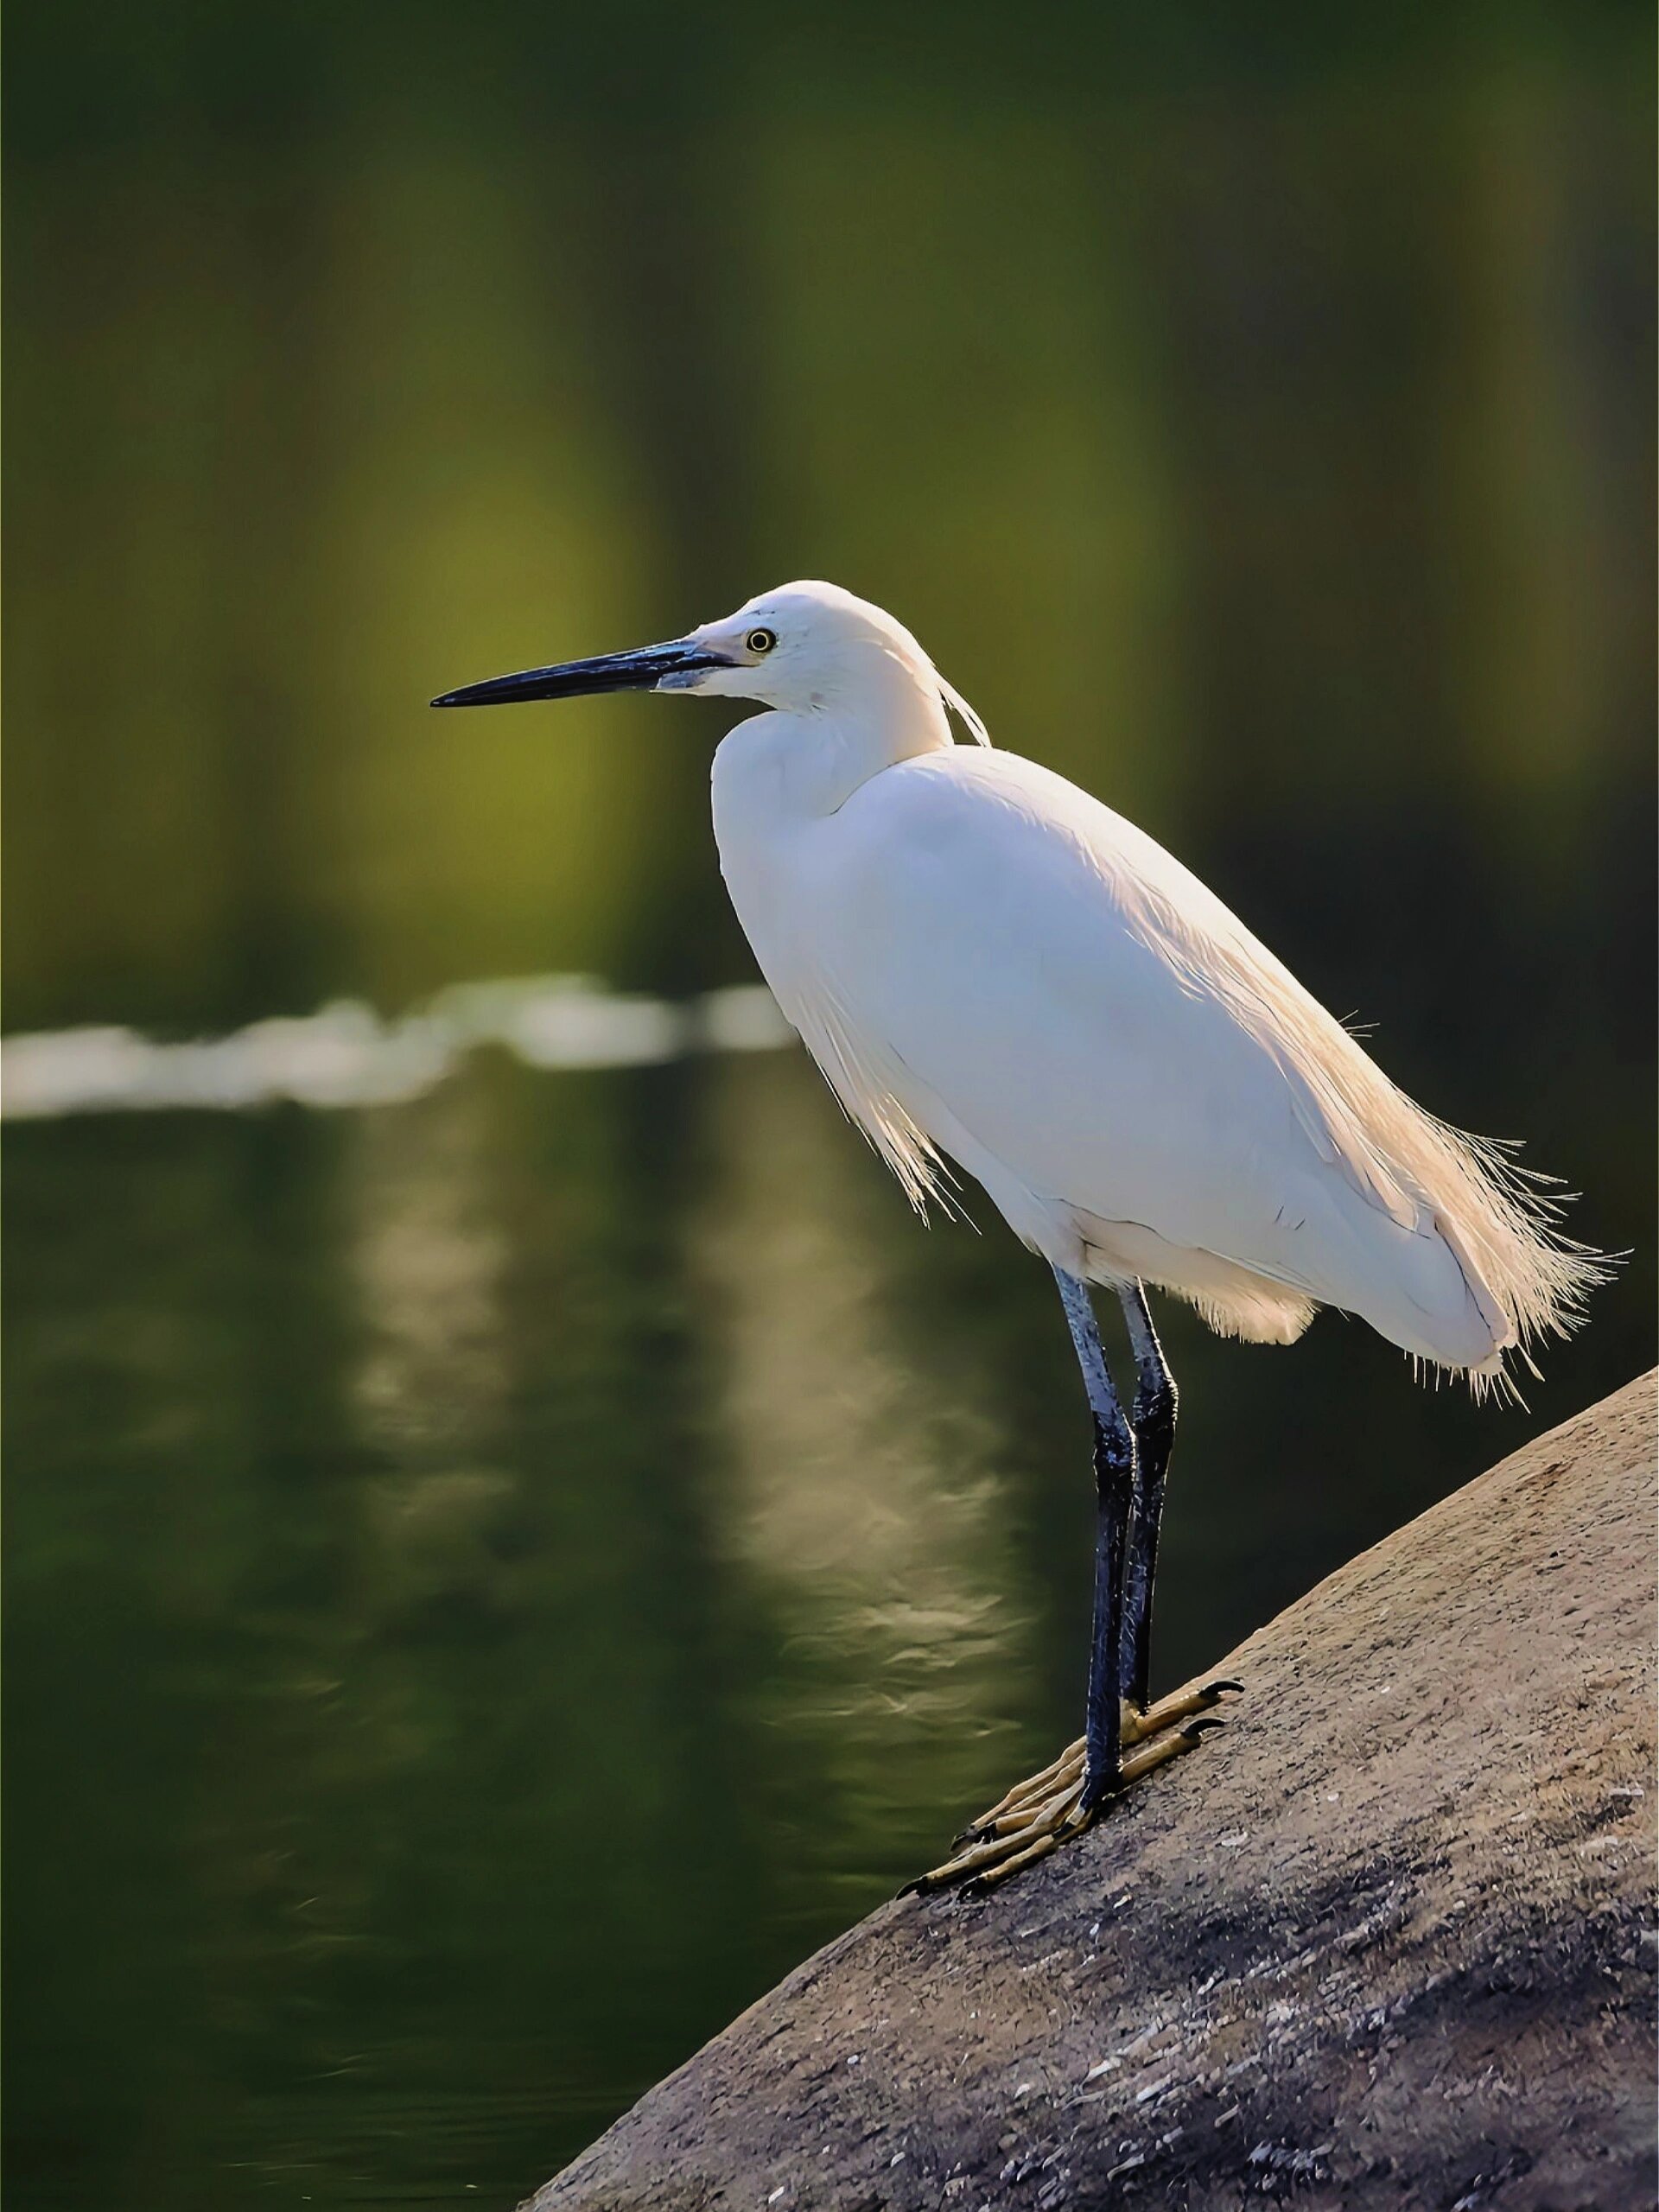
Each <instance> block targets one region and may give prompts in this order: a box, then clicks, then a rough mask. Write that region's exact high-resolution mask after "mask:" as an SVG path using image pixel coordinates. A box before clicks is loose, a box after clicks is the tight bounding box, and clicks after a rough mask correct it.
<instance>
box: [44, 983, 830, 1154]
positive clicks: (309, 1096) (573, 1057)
mask: <svg viewBox="0 0 1659 2212" xmlns="http://www.w3.org/2000/svg"><path fill="white" fill-rule="evenodd" d="M794 1036H795V1033H794V1031H793V1030H792V1029H791V1027H789V1025H788V1023H787V1022H786V1021H785V1020H784V1017H783V1015H782V1014H780V1013H779V1010H778V1006H777V1001H775V1000H774V999H773V997H772V994H771V992H770V991H768V990H767V989H766V988H765V987H764V986H762V985H746V986H740V987H738V988H733V989H730V990H722V991H709V992H707V993H705V994H704V995H702V997H700V998H695V999H688V1000H683V1001H671V1000H667V999H654V998H644V997H632V996H626V995H620V994H617V993H614V992H610V991H606V990H604V989H602V988H601V987H600V986H599V985H597V984H596V983H594V982H592V981H591V980H590V979H589V978H588V977H586V976H517V977H505V978H503V979H501V980H499V981H496V982H477V983H458V984H455V985H454V986H453V987H452V988H449V989H448V990H445V991H441V992H440V993H439V994H438V995H437V996H436V997H435V999H432V1000H430V1001H429V1002H428V1003H427V1004H426V1005H425V1006H423V1007H419V1008H417V1009H416V1011H415V1012H414V1013H412V1014H406V1015H405V1016H404V1018H403V1019H402V1020H397V1021H384V1020H381V1018H380V1016H379V1015H378V1014H376V1013H375V1011H374V1009H373V1008H372V1007H369V1006H365V1004H364V1003H363V1002H362V1001H360V1000H358V999H337V1000H335V1001H334V1002H333V1003H332V1004H330V1005H328V1006H325V1007H321V1008H320V1009H319V1010H318V1011H317V1012H316V1013H315V1014H302V1015H296V1016H283V1017H278V1018H277V1019H274V1020H268V1021H256V1022H252V1023H251V1024H250V1025H249V1027H247V1028H245V1029H238V1030H236V1031H234V1032H233V1033H232V1034H231V1035H230V1036H228V1037H212V1038H200V1039H194V1040H193V1041H191V1042H188V1043H184V1044H162V1043H158V1042H157V1041H156V1039H153V1038H149V1037H143V1036H141V1035H140V1034H139V1033H138V1032H137V1030H133V1029H124V1028H116V1027H88V1028H82V1029H57V1030H45V1031H40V1032H37V1033H34V1034H32V1035H29V1034H26V1035H20V1036H16V1037H9V1038H8V1039H6V1040H5V1042H4V1045H3V1046H0V1115H3V1116H4V1118H5V1119H6V1120H8V1121H40V1120H44V1119H48V1118H50V1117H52V1116H58V1115H63V1114H108V1113H135V1112H144V1111H155V1110H157V1109H162V1108H168V1107H205V1108H210V1109H220V1110H235V1109H246V1108H250V1107H257V1106H268V1105H271V1104H274V1103H277V1102H279V1101H291V1102H292V1103H296V1104H297V1105H301V1106H315V1107H345V1106H385V1105H392V1104H396V1103H398V1102H399V1101H401V1100H404V1099H409V1098H418V1097H419V1096H421V1095H422V1093H423V1092H424V1091H428V1090H431V1089H432V1088H433V1086H434V1085H435V1084H438V1083H441V1082H442V1080H443V1078H444V1077H445V1076H447V1075H448V1074H450V1073H451V1072H452V1071H454V1068H455V1067H456V1066H457V1065H459V1063H460V1062H461V1060H462V1059H463V1058H465V1057H466V1055H467V1053H468V1052H473V1051H474V1050H475V1049H476V1047H477V1046H480V1045H498V1046H503V1047H505V1050H506V1051H507V1052H511V1053H512V1054H513V1056H514V1057H515V1058H518V1059H519V1060H522V1061H523V1062H524V1065H526V1066H527V1067H532V1068H565V1069H575V1068H632V1067H648V1066H652V1065H657V1064H658V1063H660V1062H662V1061H664V1060H674V1059H679V1058H682V1057H683V1056H684V1055H685V1054H687V1053H690V1052H769V1051H772V1050H773V1049H775V1048H776V1047H777V1046H780V1045H787V1044H791V1043H792V1042H793V1041H794Z"/></svg>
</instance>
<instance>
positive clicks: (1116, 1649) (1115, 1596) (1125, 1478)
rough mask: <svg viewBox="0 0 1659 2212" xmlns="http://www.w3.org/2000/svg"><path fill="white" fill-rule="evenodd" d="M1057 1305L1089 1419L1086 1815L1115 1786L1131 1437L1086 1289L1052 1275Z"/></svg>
mask: <svg viewBox="0 0 1659 2212" xmlns="http://www.w3.org/2000/svg"><path fill="white" fill-rule="evenodd" d="M1054 1279H1055V1281H1057V1282H1058V1285H1059V1287H1060V1302H1061V1304H1062V1305H1063V1306H1065V1318H1066V1321H1067V1323H1068V1325H1070V1327H1071V1342H1072V1345H1073V1347H1074V1348H1075V1350H1076V1351H1077V1364H1078V1366H1079V1367H1080V1368H1081V1369H1082V1370H1083V1381H1084V1389H1086V1390H1087V1391H1088V1393H1089V1410H1090V1413H1091V1414H1093V1415H1094V1419H1095V1611H1094V1632H1093V1635H1092V1637H1091V1638H1090V1647H1089V1712H1088V1718H1087V1720H1086V1722H1085V1724H1084V1770H1083V1796H1082V1798H1081V1801H1080V1802H1079V1805H1078V1810H1079V1812H1081V1813H1083V1814H1085V1815H1086V1814H1089V1813H1092V1812H1093V1811H1094V1810H1095V1808H1096V1806H1097V1805H1098V1804H1099V1803H1100V1802H1101V1800H1102V1798H1103V1797H1104V1796H1107V1795H1108V1794H1109V1792H1110V1791H1111V1790H1113V1789H1116V1786H1117V1779H1118V1771H1119V1768H1120V1766H1121V1764H1122V1751H1121V1748H1120V1746H1121V1738H1122V1726H1123V1719H1122V1695H1123V1675H1122V1659H1121V1656H1120V1655H1121V1649H1122V1629H1123V1569H1124V1554H1125V1550H1126V1548H1127V1544H1128V1529H1129V1515H1130V1511H1131V1507H1132V1502H1133V1498H1134V1494H1135V1435H1134V1432H1133V1431H1132V1430H1131V1428H1130V1427H1129V1424H1128V1421H1127V1420H1126V1419H1125V1418H1124V1414H1123V1408H1122V1406H1121V1405H1120V1404H1119V1402H1118V1396H1117V1392H1116V1389H1114V1388H1113V1385H1112V1377H1111V1370H1109V1368H1108V1366H1107V1364H1106V1354H1105V1352H1104V1351H1103V1349H1102V1346H1101V1341H1100V1330H1099V1328H1098V1326H1097V1325H1096V1321H1095V1311H1094V1307H1093V1306H1091V1305H1090V1302H1089V1292H1088V1289H1087V1287H1086V1286H1085V1285H1084V1284H1083V1283H1080V1282H1079V1281H1077V1277H1076V1276H1075V1275H1069V1274H1066V1273H1065V1270H1064V1269H1063V1268H1055V1270H1054Z"/></svg>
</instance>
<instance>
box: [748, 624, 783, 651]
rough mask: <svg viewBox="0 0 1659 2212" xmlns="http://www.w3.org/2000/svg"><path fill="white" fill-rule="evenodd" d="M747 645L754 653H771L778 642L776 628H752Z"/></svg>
mask: <svg viewBox="0 0 1659 2212" xmlns="http://www.w3.org/2000/svg"><path fill="white" fill-rule="evenodd" d="M777 642H778V632H776V631H775V630H751V631H750V632H749V634H748V639H747V645H748V648H749V651H750V652H752V653H769V652H771V651H772V647H773V646H774V645H776V644H777Z"/></svg>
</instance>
